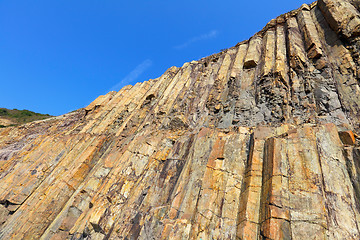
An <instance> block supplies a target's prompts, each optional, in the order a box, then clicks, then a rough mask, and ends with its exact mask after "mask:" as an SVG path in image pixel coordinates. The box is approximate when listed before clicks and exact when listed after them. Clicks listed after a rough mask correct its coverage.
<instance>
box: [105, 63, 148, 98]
mask: <svg viewBox="0 0 360 240" xmlns="http://www.w3.org/2000/svg"><path fill="white" fill-rule="evenodd" d="M152 64H153V63H152V61H151V60H150V59H146V60H145V61H143V62H142V63H140V64H139V65H137V66H136V67H135V68H134V70H132V71H131V72H130V73H129V74H128V75H126V76H125V77H124V78H123V79H121V81H120V82H118V83H117V84H116V85H114V86H113V87H112V88H111V89H110V91H119V90H120V89H121V88H122V87H124V86H125V85H128V84H130V83H132V82H134V81H135V80H136V79H137V78H138V77H139V76H140V75H141V74H142V73H143V72H145V71H146V70H147V69H148V68H149V67H151V65H152Z"/></svg>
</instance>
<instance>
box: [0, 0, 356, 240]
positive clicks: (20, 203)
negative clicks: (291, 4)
mask: <svg viewBox="0 0 360 240" xmlns="http://www.w3.org/2000/svg"><path fill="white" fill-rule="evenodd" d="M359 7H360V4H359V1H356V0H320V1H318V2H315V3H313V4H311V5H303V6H302V7H301V8H300V9H298V10H295V11H293V12H290V13H287V14H284V15H282V16H280V17H278V18H276V19H274V20H272V21H271V22H270V23H269V24H268V25H267V26H266V27H265V28H264V29H263V30H262V31H260V32H259V33H257V34H256V35H255V36H253V37H252V38H251V39H249V40H247V41H243V42H241V43H239V44H237V45H236V46H235V47H233V48H230V49H227V50H225V51H222V52H221V53H218V54H215V55H212V56H209V57H206V58H203V59H200V60H199V61H193V62H190V63H185V64H184V66H182V67H181V68H176V67H172V68H170V69H168V70H167V71H166V72H165V73H164V74H163V75H162V76H161V77H160V78H158V79H154V80H149V81H146V82H143V83H138V84H136V85H135V86H126V87H124V88H123V89H121V90H120V91H119V92H110V93H108V94H107V95H105V96H100V97H99V98H98V99H96V100H95V101H94V102H93V103H91V104H90V105H89V106H88V107H86V108H85V109H80V110H78V111H76V112H73V113H69V114H67V115H64V116H60V117H57V118H51V119H49V120H45V121H40V122H33V123H29V124H27V125H23V126H19V127H11V128H5V129H0V170H1V171H0V203H1V204H0V220H1V222H0V225H1V227H0V239H6V240H7V239H359V238H360V229H359V224H360V210H359V209H360V195H359V192H360V166H359V161H360V147H359V138H358V135H357V133H358V131H359V130H360V118H359V117H360V86H359V79H360V58H359V48H360V38H359V35H360V13H359Z"/></svg>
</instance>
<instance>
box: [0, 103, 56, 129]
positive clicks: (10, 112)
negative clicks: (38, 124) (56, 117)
mask: <svg viewBox="0 0 360 240" xmlns="http://www.w3.org/2000/svg"><path fill="white" fill-rule="evenodd" d="M49 117H51V116H50V115H49V114H41V113H35V112H32V111H29V110H18V109H6V108H0V128H3V127H8V126H15V125H19V124H24V123H28V122H32V121H36V120H43V119H46V118H49Z"/></svg>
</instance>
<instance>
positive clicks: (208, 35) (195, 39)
mask: <svg viewBox="0 0 360 240" xmlns="http://www.w3.org/2000/svg"><path fill="white" fill-rule="evenodd" d="M218 34H219V32H218V31H217V30H211V31H210V32H208V33H205V34H203V35H200V36H196V37H193V38H191V39H189V40H188V41H186V42H184V43H183V44H180V45H177V46H175V47H174V48H175V49H178V50H180V49H183V48H186V47H188V46H189V45H190V44H192V43H194V42H198V41H202V40H208V39H211V38H215V37H216V36H217V35H218Z"/></svg>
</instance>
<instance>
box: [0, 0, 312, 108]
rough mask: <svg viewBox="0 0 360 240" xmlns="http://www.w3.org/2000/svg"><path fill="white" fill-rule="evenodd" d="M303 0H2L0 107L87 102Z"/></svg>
mask: <svg viewBox="0 0 360 240" xmlns="http://www.w3.org/2000/svg"><path fill="white" fill-rule="evenodd" d="M302 3H304V1H300V0H292V1H289V0H273V1H262V0H258V1H239V0H236V1H235V0H223V1H213V0H207V1H203V0H197V1H188V0H183V1H171V0H170V1H169V0H167V1H165V0H162V1H160V0H151V1H150V0H138V1H123V0H102V1H100V0H96V1H95V0H86V1H85V0H71V1H70V0H61V1H55V0H33V1H28V0H26V1H25V0H0V29H1V31H0V46H1V51H0V79H1V87H0V89H1V93H0V107H6V108H11V109H12V108H17V109H29V110H32V111H36V112H41V113H49V114H52V115H60V114H64V113H67V112H69V111H72V110H75V109H78V108H81V107H85V106H86V105H88V104H89V103H90V102H92V101H93V100H94V99H95V98H96V97H97V96H99V95H102V94H106V93H107V92H109V91H111V90H119V89H120V88H121V87H123V86H125V85H127V84H134V83H136V82H139V81H145V80H148V79H150V78H156V77H159V76H160V75H161V74H162V73H163V72H165V71H166V69H168V68H169V67H171V66H178V67H179V66H182V65H183V63H185V62H188V61H191V60H197V59H200V58H202V57H205V56H208V55H211V54H213V53H216V52H219V51H220V50H221V49H224V48H228V47H232V46H234V45H235V44H236V43H238V42H241V41H242V40H245V39H248V38H249V37H251V36H252V35H253V34H254V33H256V32H257V31H259V30H261V29H262V28H263V27H264V26H265V24H266V23H267V22H268V21H270V20H271V19H272V18H275V17H277V16H278V15H280V14H283V13H286V12H288V11H290V10H293V9H296V8H298V7H300V6H301V4H302ZM305 3H310V2H305Z"/></svg>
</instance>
